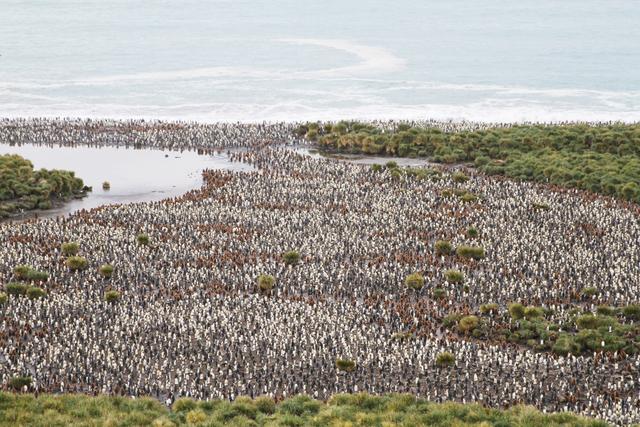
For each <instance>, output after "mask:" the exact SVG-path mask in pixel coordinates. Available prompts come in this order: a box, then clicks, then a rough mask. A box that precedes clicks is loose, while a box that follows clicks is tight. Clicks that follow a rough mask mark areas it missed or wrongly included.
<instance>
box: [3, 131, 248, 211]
mask: <svg viewBox="0 0 640 427" xmlns="http://www.w3.org/2000/svg"><path fill="white" fill-rule="evenodd" d="M0 154H19V155H21V156H22V157H24V158H26V159H28V160H30V161H31V162H32V163H33V166H34V168H36V169H40V168H46V169H64V170H71V171H74V172H75V173H76V176H78V177H80V178H82V180H83V181H84V183H85V185H88V186H90V187H93V191H92V192H90V193H88V195H87V197H85V198H83V199H80V200H71V201H69V202H67V203H65V204H64V205H63V206H62V207H58V208H55V209H50V210H47V211H40V212H38V216H40V217H50V216H57V215H65V214H67V213H70V212H74V211H76V210H79V209H91V208H95V207H98V206H101V205H107V204H115V203H133V202H148V201H157V200H162V199H166V198H169V197H176V196H179V195H181V194H184V193H186V192H187V191H189V190H193V189H195V188H199V187H200V185H201V184H202V170H203V169H227V170H235V171H250V170H252V169H253V168H252V166H250V165H248V164H245V163H240V162H231V161H230V160H229V157H228V156H227V155H226V154H224V153H217V154H198V153H196V152H194V151H183V152H178V151H161V150H151V149H142V150H137V149H133V148H118V147H87V146H77V147H66V146H62V147H61V146H57V145H53V146H44V145H20V146H18V145H9V144H2V143H0ZM104 181H108V182H109V183H110V184H111V189H110V190H103V189H102V183H103V182H104Z"/></svg>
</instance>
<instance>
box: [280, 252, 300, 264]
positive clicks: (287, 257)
mask: <svg viewBox="0 0 640 427" xmlns="http://www.w3.org/2000/svg"><path fill="white" fill-rule="evenodd" d="M282 259H284V263H285V264H287V265H296V264H297V263H298V262H300V253H299V252H298V251H287V252H285V253H284V254H282Z"/></svg>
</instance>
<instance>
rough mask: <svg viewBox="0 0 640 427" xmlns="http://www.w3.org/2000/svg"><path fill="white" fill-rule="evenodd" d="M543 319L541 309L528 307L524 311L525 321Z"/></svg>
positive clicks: (542, 310)
mask: <svg viewBox="0 0 640 427" xmlns="http://www.w3.org/2000/svg"><path fill="white" fill-rule="evenodd" d="M541 317H544V309H542V308H541V307H534V306H529V307H527V308H525V309H524V318H525V319H527V320H533V319H539V318H541Z"/></svg>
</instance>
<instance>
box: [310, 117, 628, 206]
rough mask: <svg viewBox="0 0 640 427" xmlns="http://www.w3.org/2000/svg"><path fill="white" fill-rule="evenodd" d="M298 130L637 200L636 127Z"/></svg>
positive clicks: (342, 146) (364, 149)
mask: <svg viewBox="0 0 640 427" xmlns="http://www.w3.org/2000/svg"><path fill="white" fill-rule="evenodd" d="M298 133H299V134H300V135H304V136H305V138H307V139H308V140H311V141H317V143H318V144H319V146H320V147H321V148H325V149H329V150H335V151H339V152H348V153H364V154H381V155H388V156H401V157H426V158H429V159H431V160H433V161H435V162H442V163H458V162H473V163H474V164H475V166H476V167H477V168H478V169H479V170H480V171H482V172H484V173H486V174H489V175H504V176H507V177H509V178H512V179H518V180H523V181H537V182H544V183H551V184H556V185H560V186H564V187H569V188H578V189H581V190H588V191H591V192H594V193H601V194H606V195H610V196H616V197H618V198H621V199H624V200H629V201H634V202H636V203H640V184H639V183H640V124H621V123H616V124H611V125H600V126H589V125H586V124H567V125H517V126H512V127H497V128H492V129H483V130H475V131H462V132H443V131H441V130H440V129H435V128H424V127H413V128H412V127H410V126H409V125H407V124H401V125H399V126H398V127H397V128H396V129H395V131H388V130H387V131H383V130H382V129H379V128H377V127H375V126H372V125H369V124H364V123H358V122H340V123H336V124H318V123H308V124H307V125H303V126H301V127H300V128H299V130H298Z"/></svg>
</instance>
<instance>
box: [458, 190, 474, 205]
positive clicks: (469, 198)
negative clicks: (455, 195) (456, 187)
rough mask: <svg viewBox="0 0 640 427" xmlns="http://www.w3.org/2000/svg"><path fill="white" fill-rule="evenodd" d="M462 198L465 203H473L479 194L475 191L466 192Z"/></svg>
mask: <svg viewBox="0 0 640 427" xmlns="http://www.w3.org/2000/svg"><path fill="white" fill-rule="evenodd" d="M460 200H462V201H463V202H464V203H471V202H475V201H476V200H478V196H477V195H475V194H473V193H470V192H466V193H464V194H463V195H462V196H460Z"/></svg>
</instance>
